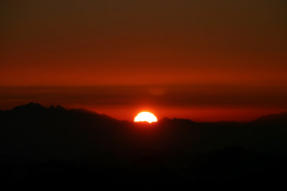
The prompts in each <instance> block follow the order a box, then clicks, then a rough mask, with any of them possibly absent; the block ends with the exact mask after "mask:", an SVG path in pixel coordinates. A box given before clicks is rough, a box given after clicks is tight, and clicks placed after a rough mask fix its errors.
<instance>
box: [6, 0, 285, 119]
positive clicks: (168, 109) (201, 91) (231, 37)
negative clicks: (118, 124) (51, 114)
mask: <svg viewBox="0 0 287 191" xmlns="http://www.w3.org/2000/svg"><path fill="white" fill-rule="evenodd" d="M0 9H1V11H0V12H1V15H0V18H1V25H0V27H1V31H0V39H1V44H0V86H2V87H3V88H2V89H1V90H0V92H1V94H2V95H1V97H0V98H1V100H0V104H2V108H5V107H6V106H7V105H9V104H10V105H15V104H16V103H18V102H19V100H22V102H24V101H29V100H35V101H41V102H44V103H49V104H54V103H55V104H56V103H57V104H58V103H59V104H61V103H62V104H64V105H67V106H73V105H77V106H81V107H85V108H95V109H94V110H97V108H98V109H100V106H101V107H102V106H103V105H105V108H106V107H109V108H110V107H113V106H114V107H115V106H121V109H123V108H130V109H129V110H128V112H126V113H129V112H131V111H132V110H133V109H131V108H138V107H139V106H140V105H141V106H143V107H147V105H148V106H149V107H154V108H161V109H157V110H158V112H162V113H165V114H164V115H166V116H174V115H176V116H179V117H190V118H192V117H193V116H198V117H197V118H198V119H199V120H204V119H207V120H208V118H209V119H212V120H228V119H240V120H241V119H250V118H251V116H252V117H255V116H259V115H261V114H265V113H268V112H275V111H282V110H285V109H287V103H286V100H285V98H286V97H287V90H286V89H287V39H286V34H287V2H286V1H285V0H219V1H214V0H193V1H192V0H176V1H171V0H137V1H134V0H121V1H119V0H105V1H99V0H79V1H75V0H46V1H44V0H25V1H23V0H2V1H1V2H0ZM33 86H34V87H41V88H43V87H64V86H66V87H67V86H68V87H81V86H85V87H87V86H90V87H97V88H94V89H93V90H91V89H89V90H87V89H85V90H82V91H84V92H85V93H84V95H85V96H86V97H85V96H83V95H82V96H80V97H79V96H78V98H79V99H78V100H77V99H75V100H73V101H70V102H69V103H67V102H65V101H64V100H65V99H64V98H63V97H62V94H63V92H59V90H51V89H49V88H48V89H49V92H50V94H52V93H54V94H55V95H56V94H57V95H58V98H57V99H55V98H53V99H49V101H47V100H48V98H45V100H46V101H45V100H43V99H44V98H43V96H42V97H41V96H36V97H35V93H37V91H40V90H39V89H38V90H33V91H32V90H31V89H29V90H30V91H32V92H29V93H27V91H28V90H23V88H19V87H33ZM4 87H6V88H4ZM7 87H10V89H9V88H8V89H7ZM11 87H14V88H16V87H18V88H16V89H17V91H16V90H13V91H12V92H11ZM101 87H105V88H104V90H103V89H101ZM41 88H40V89H41ZM99 89H100V91H98V92H97V93H95V91H96V90H99ZM66 90H67V89H66ZM67 91H68V92H69V93H68V96H69V98H71V97H73V96H74V97H75V96H77V95H78V92H74V93H71V91H72V90H67ZM153 91H154V92H153ZM72 92H73V91H72ZM107 92H108V93H107ZM143 92H144V93H143ZM147 92H153V93H151V94H152V96H153V97H150V94H149V93H147ZM95 94H96V95H95ZM153 94H158V95H153ZM33 95H34V96H33ZM37 95H38V94H37ZM107 95H108V98H109V99H107V98H106V97H107ZM159 95H160V98H159V97H158V96H159ZM92 96H94V97H92ZM15 97H16V98H15ZM54 97H57V96H54ZM20 98H21V99H20ZM71 99H72V98H71ZM86 99H87V100H89V101H84V100H86ZM94 99H97V100H98V101H95V100H94ZM8 100H9V101H8ZM13 100H14V102H13ZM17 100H18V102H17ZM68 100H69V99H68ZM99 100H101V101H99ZM138 100H144V101H138ZM8 103H9V104H8ZM19 103H20V102H19ZM111 103H113V104H111ZM0 108H1V105H0ZM188 108H189V109H188ZM204 108H205V110H204V111H205V113H209V114H205V115H200V111H201V110H202V109H204ZM234 109H235V110H236V111H237V113H236V112H233V115H234V116H233V117H231V118H230V117H224V116H227V114H228V112H227V111H234ZM219 110H220V111H221V115H219V114H218V111H219ZM223 110H224V112H223ZM118 111H119V110H115V109H114V110H112V109H110V110H109V111H108V110H104V109H103V112H106V113H107V114H111V113H115V114H117V113H119V112H118ZM196 111H198V112H196ZM251 111H252V115H251V114H250V112H251ZM191 113H192V115H191ZM219 113H220V112H219ZM255 113H256V115H255ZM123 115H124V114H123ZM200 116H202V117H200ZM208 116H209V117H208ZM212 116H213V117H212ZM216 116H217V117H216ZM220 116H221V117H220Z"/></svg>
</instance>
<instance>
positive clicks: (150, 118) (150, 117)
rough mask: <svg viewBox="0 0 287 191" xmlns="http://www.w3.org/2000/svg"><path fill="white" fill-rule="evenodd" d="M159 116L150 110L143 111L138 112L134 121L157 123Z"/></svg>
mask: <svg viewBox="0 0 287 191" xmlns="http://www.w3.org/2000/svg"><path fill="white" fill-rule="evenodd" d="M157 121H158V119H157V117H156V116H155V115H154V114H153V113H151V112H148V111H143V112H140V113H138V114H137V116H135V118H134V122H147V123H155V122H157Z"/></svg>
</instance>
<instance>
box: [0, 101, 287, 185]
mask: <svg viewBox="0 0 287 191" xmlns="http://www.w3.org/2000/svg"><path fill="white" fill-rule="evenodd" d="M0 121H1V128H0V157H1V159H0V167H1V178H2V181H11V182H25V183H27V182H28V183H29V182H35V181H37V182H46V181H49V182H50V183H51V184H52V183H61V184H66V183H68V184H69V185H71V182H78V183H81V184H82V183H85V184H88V183H96V184H99V185H108V186H111V187H113V185H118V184H126V185H129V184H131V183H132V184H137V185H141V184H143V182H144V185H145V186H148V185H169V184H172V185H189V186H192V185H193V186H194V185H203V184H229V183H230V184H238V183H240V184H243V185H244V184H250V183H252V184H258V183H259V182H260V184H263V183H267V182H269V183H270V182H272V183H276V184H279V183H280V182H281V183H282V182H283V178H284V176H282V174H284V172H285V170H287V168H286V161H287V160H286V159H287V158H286V154H287V151H286V146H287V139H286V135H287V134H286V133H287V132H286V114H279V115H272V116H267V117H263V118H260V119H258V120H255V121H253V122H249V123H235V122H234V123H198V122H194V121H191V120H186V119H162V120H160V121H159V122H158V123H157V124H153V125H151V126H147V125H140V124H134V123H132V122H129V121H119V120H116V119H113V118H111V117H108V116H106V115H101V114H97V113H92V112H89V111H85V110H77V109H71V110H68V109H65V108H63V107H61V106H51V107H44V106H42V105H40V104H36V103H30V104H27V105H23V106H18V107H16V108H14V109H12V110H7V111H1V112H0ZM262 182H263V183H262ZM140 188H142V187H140ZM161 188H163V187H161ZM138 189H139V188H138Z"/></svg>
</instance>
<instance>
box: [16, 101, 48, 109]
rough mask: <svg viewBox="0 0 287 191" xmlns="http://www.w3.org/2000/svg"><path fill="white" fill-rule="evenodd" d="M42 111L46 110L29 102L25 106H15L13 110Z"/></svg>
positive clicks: (37, 104)
mask: <svg viewBox="0 0 287 191" xmlns="http://www.w3.org/2000/svg"><path fill="white" fill-rule="evenodd" d="M44 109H46V108H45V107H44V106H42V105H41V104H39V103H34V102H30V103H28V104H26V105H21V106H17V107H15V108H14V110H44Z"/></svg>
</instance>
